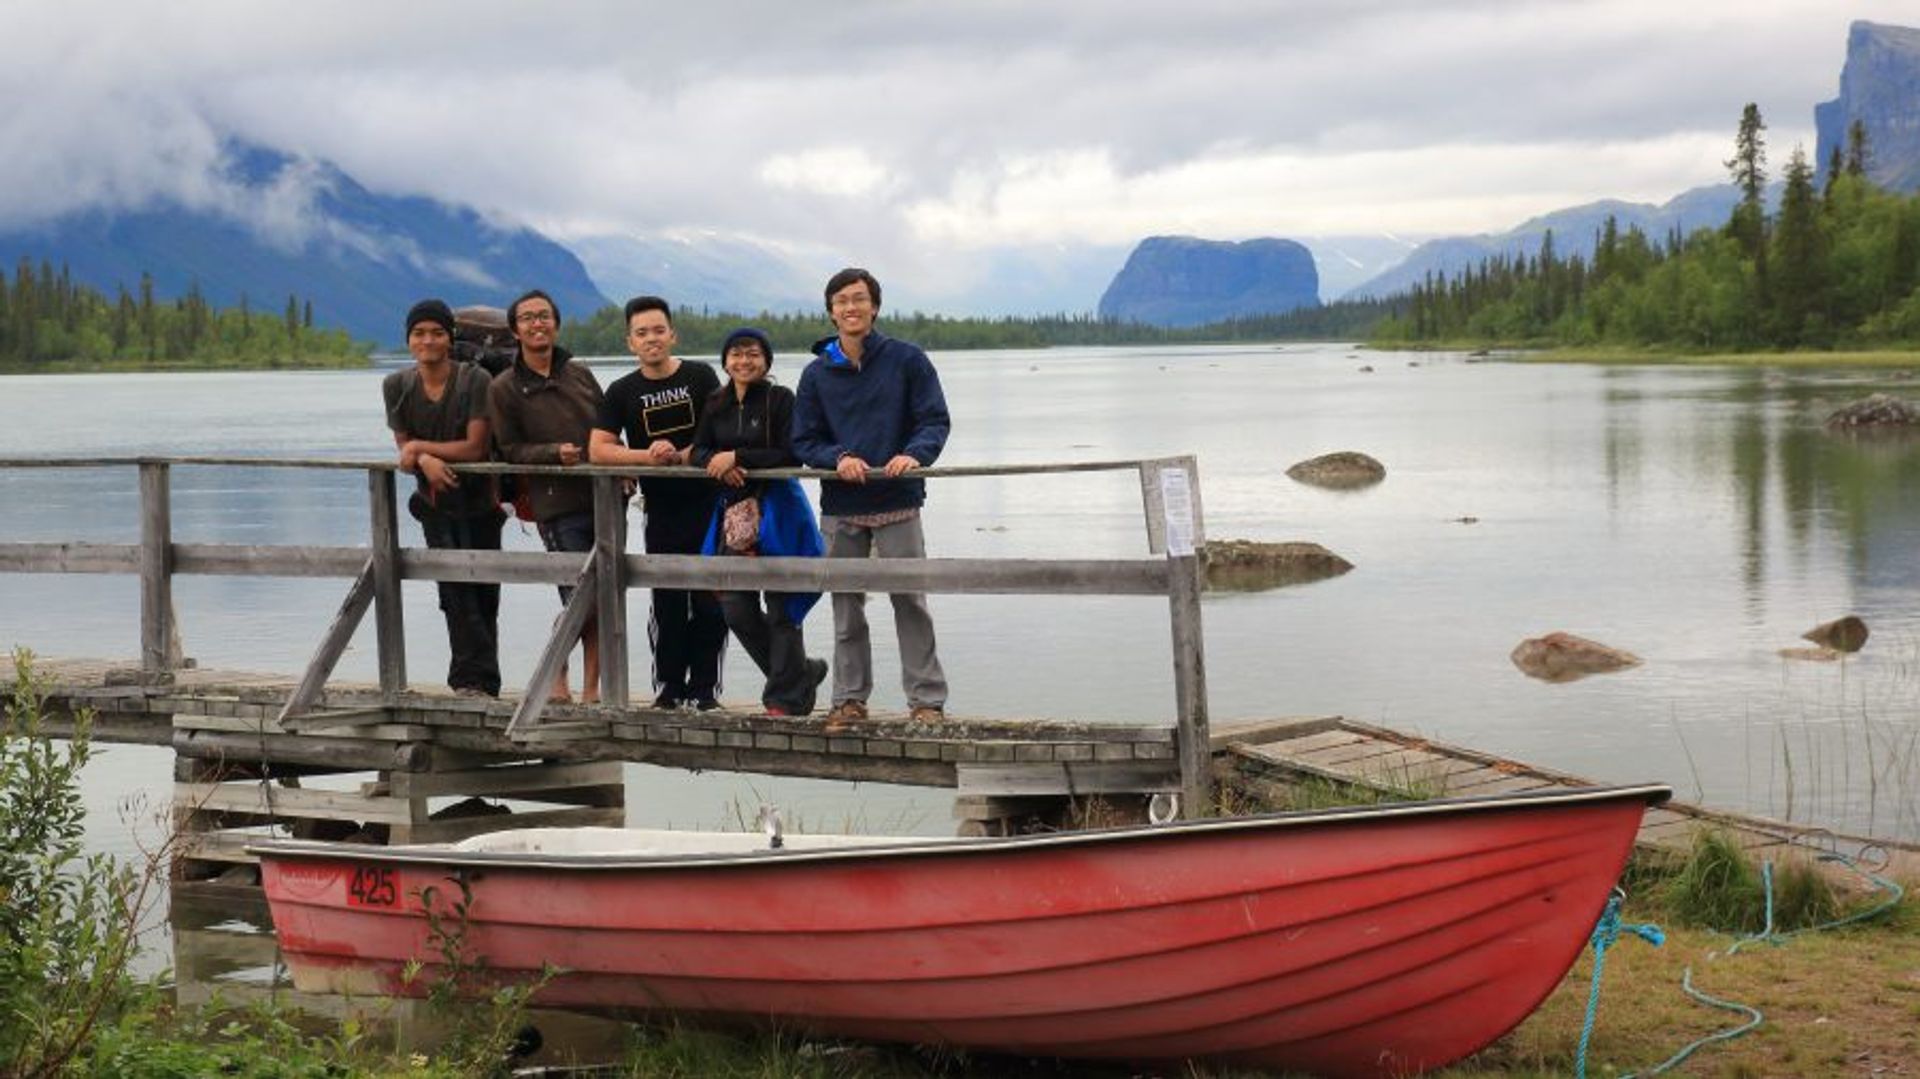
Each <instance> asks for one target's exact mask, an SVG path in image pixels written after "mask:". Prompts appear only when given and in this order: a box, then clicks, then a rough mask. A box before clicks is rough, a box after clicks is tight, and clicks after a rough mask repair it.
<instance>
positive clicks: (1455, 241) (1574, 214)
mask: <svg viewBox="0 0 1920 1079" xmlns="http://www.w3.org/2000/svg"><path fill="white" fill-rule="evenodd" d="M1739 199H1740V193H1739V191H1738V190H1736V189H1735V188H1734V187H1733V185H1732V184H1715V185H1711V186H1707V187H1696V188H1692V189H1691V190H1688V191H1683V192H1681V193H1680V194H1679V195H1676V196H1674V197H1673V198H1672V199H1669V200H1668V201H1666V202H1665V203H1662V204H1660V205H1658V206H1656V205H1654V204H1652V203H1647V202H1622V201H1620V200H1619V199H1602V200H1600V201H1599V202H1589V203H1586V204H1585V205H1581V206H1573V207H1569V208H1567V209H1565V210H1555V211H1553V212H1552V213H1550V214H1543V215H1542V216H1540V217H1535V218H1531V219H1529V220H1527V221H1524V222H1522V223H1521V224H1519V225H1518V226H1516V227H1514V228H1512V229H1509V230H1508V231H1506V232H1501V233H1493V234H1482V235H1478V236H1448V237H1444V238H1442V239H1438V240H1429V241H1427V242H1426V243H1424V244H1421V245H1420V246H1419V247H1417V248H1415V249H1414V252H1413V253H1412V254H1411V255H1408V256H1407V259H1406V261H1405V262H1402V263H1401V264H1400V265H1398V266H1395V267H1394V268H1392V269H1391V270H1388V271H1386V272H1385V273H1382V274H1380V275H1379V276H1377V277H1374V278H1371V279H1370V280H1368V281H1365V282H1363V283H1362V284H1360V285H1358V286H1356V287H1354V288H1353V289H1352V290H1350V291H1348V292H1347V293H1346V294H1345V295H1344V296H1342V297H1341V298H1342V299H1348V300H1363V299H1374V298H1378V297H1382V296H1391V295H1393V294H1394V293H1397V292H1405V291H1406V290H1407V289H1409V288H1412V287H1413V286H1414V285H1417V284H1419V283H1420V282H1421V281H1422V280H1424V279H1425V278H1426V276H1427V274H1429V273H1431V274H1434V275H1435V276H1450V275H1453V274H1457V273H1459V272H1461V271H1462V270H1465V269H1466V268H1467V267H1469V266H1474V265H1478V264H1479V263H1480V261H1481V260H1483V259H1486V258H1490V257H1492V256H1494V255H1517V254H1522V253H1524V254H1527V255H1534V254H1537V253H1538V252H1539V250H1540V242H1541V240H1543V239H1544V238H1545V237H1546V234H1547V230H1549V229H1551V230H1553V246H1554V250H1556V251H1558V252H1559V253H1560V254H1562V255H1574V254H1578V255H1582V256H1586V255H1591V254H1592V253H1593V244H1594V238H1595V237H1596V236H1597V235H1598V234H1599V232H1600V229H1601V228H1602V227H1603V226H1604V225H1605V224H1606V220H1607V218H1608V217H1612V218H1614V219H1615V220H1616V221H1617V222H1618V223H1619V228H1620V231H1622V232H1625V231H1626V230H1627V229H1629V228H1634V227H1637V228H1639V229H1640V231H1641V232H1644V233H1646V234H1647V235H1648V236H1649V237H1651V238H1653V239H1655V240H1660V239H1663V238H1664V237H1665V236H1666V234H1667V233H1668V231H1670V230H1672V229H1675V228H1677V229H1679V230H1680V231H1681V232H1682V233H1683V234H1684V233H1688V232H1692V231H1693V230H1694V229H1697V228H1706V227H1713V226H1718V225H1723V224H1725V223H1726V220H1727V217H1728V215H1730V214H1731V213H1732V212H1733V206H1734V203H1736V202H1738V201H1739Z"/></svg>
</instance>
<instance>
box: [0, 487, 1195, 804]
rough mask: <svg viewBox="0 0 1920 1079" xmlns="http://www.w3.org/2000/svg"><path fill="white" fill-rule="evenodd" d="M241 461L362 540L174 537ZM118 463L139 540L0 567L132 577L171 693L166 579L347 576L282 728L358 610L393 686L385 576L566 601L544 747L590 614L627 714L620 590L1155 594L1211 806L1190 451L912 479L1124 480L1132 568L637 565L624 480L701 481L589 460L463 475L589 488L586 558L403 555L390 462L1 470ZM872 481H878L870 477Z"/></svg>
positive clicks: (154, 660) (332, 659)
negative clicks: (306, 492) (559, 690)
mask: <svg viewBox="0 0 1920 1079" xmlns="http://www.w3.org/2000/svg"><path fill="white" fill-rule="evenodd" d="M188 465H191V466H201V465H207V466H221V467H232V468H252V469H288V468H291V469H326V470H349V471H359V472H363V473H364V474H365V475H366V480H367V493H368V522H369V534H368V542H367V545H366V546H364V547H359V546H353V547H346V546H299V545H285V544H277V545H254V544H212V543H177V542H175V541H174V539H173V535H172V496H171V478H172V470H173V469H174V468H175V467H177V466H188ZM66 468H94V469H111V468H133V469H137V470H138V473H139V490H140V500H139V513H140V531H139V537H140V541H139V542H138V543H137V544H112V543H68V542H42V543H0V573H107V574H133V575H137V576H138V577H139V580H140V661H139V670H138V675H137V677H138V679H139V680H140V681H142V682H144V683H146V684H150V685H168V684H171V682H172V681H173V677H174V672H175V670H176V668H177V666H178V664H179V662H180V657H179V649H178V646H177V644H176V643H175V642H177V641H178V639H179V633H178V627H177V626H176V625H175V624H174V617H175V616H174V604H173V596H172V593H173V579H174V578H175V577H176V576H179V575H183V574H185V575H193V574H198V575H214V576H261V577H315V578H339V579H341V580H344V581H347V582H349V583H348V586H347V589H346V594H345V596H344V597H343V599H342V601H341V604H340V607H339V611H338V613H337V614H336V615H335V617H334V619H333V621H332V623H331V624H330V625H329V626H328V627H326V629H325V631H324V632H323V633H322V634H321V635H320V638H319V641H318V644H317V646H316V648H315V650H314V653H313V657H312V659H311V661H310V662H309V663H308V664H307V666H306V669H305V670H304V671H303V672H302V673H301V674H300V677H299V680H298V682H297V684H296V686H295V688H294V689H293V691H292V692H291V693H290V694H289V695H288V697H287V699H286V701H285V704H284V706H282V707H281V708H280V710H279V714H278V717H277V719H278V723H279V725H280V726H281V727H283V728H284V729H288V730H291V729H294V728H295V727H297V726H298V725H299V724H298V723H297V721H299V720H301V719H302V718H308V714H309V713H310V712H311V711H312V709H313V708H314V705H315V703H316V702H317V701H318V700H319V699H320V697H321V694H322V692H323V690H324V688H325V686H326V683H327V680H328V678H329V677H330V676H331V674H332V672H333V669H334V666H335V664H336V663H337V662H338V661H339V659H340V657H341V655H342V653H343V652H344V651H345V649H346V647H347V644H348V642H349V641H350V640H351V638H352V636H353V633H354V631H355V630H356V628H357V627H358V626H359V624H360V623H361V621H362V620H363V619H364V618H365V617H367V615H368V614H369V613H371V615H372V617H373V620H374V626H375V632H376V637H377V649H378V656H377V663H378V671H379V691H380V693H381V694H382V695H383V696H384V697H385V698H387V699H388V700H389V701H391V702H396V703H397V699H398V698H399V697H400V695H401V694H404V693H406V692H407V649H406V632H405V625H404V619H403V616H402V605H401V597H400V588H401V582H403V581H408V580H423V581H467V582H499V583H502V584H569V585H573V586H575V589H574V592H573V599H572V600H571V602H569V603H568V604H567V606H566V608H565V610H564V612H563V614H562V616H561V618H560V619H559V620H558V622H557V623H556V624H555V626H554V628H553V631H552V634H551V636H550V637H549V639H548V640H547V642H546V645H545V647H544V648H543V649H542V651H541V654H540V657H539V659H538V661H537V662H536V664H535V668H534V672H533V675H532V677H531V678H530V679H529V680H528V682H527V685H526V689H525V691H524V693H523V694H522V695H521V698H520V701H519V704H518V706H517V708H516V710H515V711H514V714H513V716H512V718H511V720H510V721H509V723H508V725H507V728H506V734H507V735H508V737H509V738H511V739H515V740H520V741H529V742H531V741H534V740H542V741H546V740H548V738H544V737H542V736H543V735H547V736H549V737H550V735H551V733H552V732H543V731H542V730H541V720H542V715H543V712H544V710H545V708H546V705H547V701H548V693H549V691H550V687H551V686H552V684H553V681H554V675H555V674H556V673H557V672H558V670H559V669H560V666H561V665H562V664H563V663H564V662H565V660H566V656H567V654H568V653H569V652H570V651H571V650H572V648H573V646H574V645H575V643H576V642H577V641H578V640H579V638H580V634H581V631H582V629H583V628H584V627H585V625H586V623H587V621H588V620H589V619H593V618H597V619H598V622H599V626H600V647H601V657H602V663H601V678H602V683H601V702H602V706H603V707H605V708H608V709H613V710H621V709H626V708H628V707H629V705H630V701H629V696H630V687H629V686H628V681H627V677H628V676H627V663H628V652H629V641H630V639H631V638H630V635H629V633H628V621H627V603H626V594H627V590H628V589H630V588H651V587H667V588H706V589H716V590H743V591H745V590H752V591H765V590H774V591H788V592H836V591H838V592H851V591H860V592H924V593H971V594H983V593H984V594H1022V595H1061V596H1112V595H1136V596H1162V597H1165V599H1166V602H1167V610H1168V622H1169V627H1170V631H1171V635H1172V656H1173V664H1172V667H1173V669H1172V690H1173V700H1172V706H1173V707H1172V723H1171V727H1172V728H1173V733H1174V742H1175V746H1176V752H1177V757H1178V765H1179V772H1180V785H1181V791H1182V799H1181V801H1182V803H1183V804H1182V809H1183V810H1184V811H1185V812H1187V813H1194V812H1197V811H1199V810H1200V809H1201V808H1202V807H1205V806H1207V805H1208V804H1209V803H1210V799H1211V774H1210V767H1209V737H1208V716H1207V692H1206V663H1205V656H1204V649H1203V645H1202V633H1201V619H1200V593H1201V573H1202V567H1201V564H1200V561H1199V552H1200V550H1201V549H1202V546H1203V544H1204V541H1205V534H1204V528H1203V515H1202V512H1201V502H1200V488H1199V477H1198V472H1197V468H1196V464H1195V461H1194V459H1193V458H1192V457H1172V458H1157V459H1144V460H1127V461H1100V462H1087V463H1073V464H1040V465H998V466H979V467H974V466H966V467H937V468H929V469H923V470H920V471H917V472H916V473H915V476H916V477H924V478H928V479H932V480H945V479H948V478H953V477H993V476H998V477H1019V476H1033V475H1053V474H1062V473H1075V472H1111V471H1131V472H1134V473H1136V474H1137V475H1138V477H1139V482H1140V491H1141V501H1142V508H1143V511H1144V522H1145V535H1146V541H1147V542H1146V547H1147V551H1146V554H1145V556H1143V557H1140V558H1133V559H977V558H926V559H910V560H909V559H897V560H880V559H873V560H867V559H827V558H704V557H699V556H690V555H648V554H641V553H632V552H629V551H628V550H627V535H626V521H627V515H626V512H625V499H624V497H623V495H622V490H621V484H622V481H623V479H627V478H631V477H635V476H638V475H641V474H645V475H648V476H701V475H704V474H703V473H701V472H699V471H698V470H695V469H658V468H656V469H645V470H640V469H630V468H605V467H593V466H578V467H571V468H560V467H552V466H550V467H530V466H519V465H502V464H487V465H465V466H462V471H467V472H491V473H498V474H509V473H510V474H519V475H527V474H564V475H568V476H574V477H581V478H590V480H591V482H592V483H593V487H594V500H595V509H596V513H595V522H596V536H595V543H594V547H593V550H592V551H591V552H589V553H588V554H587V555H586V556H584V558H583V557H582V556H581V555H579V554H567V553H548V552H543V551H454V550H428V549H425V548H418V547H406V546H403V545H402V544H401V541H400V525H399V517H400V515H399V512H398V500H397V497H396V477H395V472H396V467H395V465H394V464H393V463H392V462H390V461H340V460H295V459H277V458H249V457H204V456H177V457H138V458H13V459H0V470H18V469H66ZM756 475H762V476H792V477H799V478H813V479H818V478H822V477H823V476H824V477H827V478H830V477H831V474H830V473H820V472H815V471H811V470H803V469H782V470H772V471H764V472H759V473H756ZM875 482H884V481H880V480H876V481H875Z"/></svg>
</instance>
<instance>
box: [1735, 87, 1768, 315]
mask: <svg viewBox="0 0 1920 1079" xmlns="http://www.w3.org/2000/svg"><path fill="white" fill-rule="evenodd" d="M1766 129H1767V125H1766V122H1765V121H1763V120H1761V118H1760V106H1758V105H1756V104H1754V103H1753V102H1751V101H1749V102H1747V106H1746V108H1744V109H1742V110H1741V112H1740V130H1739V131H1738V132H1737V133H1735V135H1734V137H1733V157H1731V158H1729V159H1728V160H1727V163H1726V164H1727V170H1728V171H1729V172H1731V173H1732V174H1733V184H1734V186H1735V187H1737V188H1739V189H1740V205H1738V206H1736V207H1735V208H1734V211H1733V219H1732V220H1731V221H1729V222H1728V223H1727V231H1728V233H1729V234H1730V235H1732V236H1733V238H1734V239H1736V240H1738V241H1740V246H1741V248H1742V249H1743V250H1745V251H1746V253H1747V257H1749V258H1751V259H1753V260H1754V263H1755V267H1754V268H1755V269H1756V270H1757V271H1758V272H1759V273H1760V274H1761V276H1763V277H1764V276H1765V274H1766V269H1765V259H1766V254H1765V252H1766V239H1767V222H1766V211H1765V209H1764V208H1763V207H1762V206H1761V203H1760V197H1761V195H1762V194H1763V193H1764V192H1765V191H1766V187H1767V167H1766V166H1767V143H1766V139H1765V137H1764V136H1763V134H1762V133H1763V132H1765V131H1766Z"/></svg>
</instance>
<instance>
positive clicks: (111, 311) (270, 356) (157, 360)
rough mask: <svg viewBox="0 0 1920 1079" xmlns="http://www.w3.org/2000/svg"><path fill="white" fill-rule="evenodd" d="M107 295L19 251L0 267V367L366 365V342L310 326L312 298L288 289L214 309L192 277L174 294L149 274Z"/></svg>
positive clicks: (39, 369)
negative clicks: (158, 293)
mask: <svg viewBox="0 0 1920 1079" xmlns="http://www.w3.org/2000/svg"><path fill="white" fill-rule="evenodd" d="M116 293H117V294H116V295H115V296H114V297H112V298H109V297H108V296H106V295H105V294H104V293H102V292H100V291H99V290H98V289H94V288H91V287H89V286H87V285H84V284H80V283H77V282H75V281H74V280H73V278H72V275H71V274H70V273H69V272H68V270H67V268H66V267H65V266H62V267H60V269H59V270H57V271H56V270H55V269H54V268H53V266H52V265H51V264H50V263H47V262H41V263H40V264H39V266H38V267H37V268H36V267H35V266H34V265H33V263H32V262H30V261H29V260H27V259H21V260H20V262H19V265H18V266H17V267H16V268H15V270H14V274H13V277H12V279H11V280H9V279H8V278H7V276H6V275H5V274H4V273H0V371H5V372H10V373H15V374H29V373H36V372H48V373H51V372H64V371H83V370H129V369H168V368H185V367H192V368H274V367H338V366H352V365H360V364H365V363H366V362H367V352H368V346H367V345H366V344H365V343H364V342H356V341H354V340H353V339H352V338H350V337H349V336H348V335H347V334H346V332H345V331H343V330H327V329H315V328H314V325H313V305H312V304H311V303H310V302H302V301H301V299H300V298H299V297H297V296H291V295H289V296H288V297H287V302H286V305H285V307H284V308H283V309H282V310H281V311H279V312H277V313H274V312H262V311H256V310H253V309H252V307H251V305H250V304H249V303H248V302H247V301H246V299H245V297H242V301H241V304H240V306H238V307H234V308H228V309H226V310H216V309H215V308H214V307H212V306H211V305H210V304H208V303H207V301H206V297H205V296H203V295H201V293H200V288H199V286H198V285H194V286H193V287H191V288H189V289H188V290H187V294H186V295H184V296H182V297H180V298H178V299H176V300H170V301H169V300H159V299H156V298H155V297H154V288H153V279H152V277H150V276H147V275H142V276H141V280H140V286H139V290H138V292H137V294H136V293H130V292H128V291H127V289H126V288H125V287H121V288H119V289H117V290H116Z"/></svg>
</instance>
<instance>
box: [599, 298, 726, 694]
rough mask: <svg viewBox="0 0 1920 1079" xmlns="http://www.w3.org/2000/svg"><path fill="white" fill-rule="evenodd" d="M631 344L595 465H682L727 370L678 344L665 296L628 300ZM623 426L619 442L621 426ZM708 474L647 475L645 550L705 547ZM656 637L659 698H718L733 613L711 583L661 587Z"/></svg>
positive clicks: (605, 408)
mask: <svg viewBox="0 0 1920 1079" xmlns="http://www.w3.org/2000/svg"><path fill="white" fill-rule="evenodd" d="M626 313H627V348H628V349H629V350H631V351H632V352H633V356H634V359H636V360H638V361H640V366H639V367H638V368H637V369H635V370H633V371H630V372H628V373H627V374H624V375H622V376H620V377H619V378H618V379H616V380H615V381H614V383H613V385H611V386H608V387H607V396H606V399H605V400H604V401H602V402H601V404H600V411H599V415H598V417H597V418H596V419H595V421H594V425H593V439H592V441H591V442H589V443H588V444H587V451H588V454H589V456H590V457H591V459H592V461H593V463H594V464H596V465H639V466H642V467H656V466H662V465H684V464H686V463H687V451H688V449H689V448H690V447H691V446H692V445H693V433H694V429H695V428H697V427H698V426H699V425H700V413H701V412H703V411H704V410H705V409H706V407H707V398H708V397H710V396H712V395H713V393H714V391H716V390H718V389H719V388H720V377H719V376H718V375H716V374H714V373H713V368H712V367H709V366H708V365H706V364H704V363H694V362H691V361H688V360H683V359H680V358H678V357H676V356H675V355H674V354H673V346H674V345H675V344H676V343H677V342H678V340H679V338H678V337H676V336H675V335H674V332H673V313H672V311H671V310H670V309H669V308H668V306H667V301H665V300H663V299H661V298H660V297H658V296H635V297H634V298H633V299H631V300H628V301H627V308H626ZM622 433H624V434H625V435H626V439H627V440H626V444H625V445H622V444H621V442H620V436H621V434H622ZM713 496H714V488H713V485H712V484H711V483H709V482H708V481H707V480H704V479H665V478H654V477H644V478H642V479H641V480H640V498H641V504H642V506H643V507H644V509H645V512H646V517H645V521H646V523H645V525H644V526H643V530H644V532H645V535H646V542H647V553H648V554H699V553H700V547H701V544H702V542H703V541H704V540H705V539H706V536H707V522H708V520H709V519H710V518H711V517H712V516H713ZM647 639H648V642H649V643H650V644H652V645H653V688H654V693H655V696H654V700H653V706H654V707H655V708H665V709H675V708H680V707H682V706H686V707H690V708H694V709H697V710H699V711H702V712H711V711H713V710H714V709H717V708H719V707H720V699H719V692H720V657H721V653H722V651H723V650H724V649H725V647H726V643H727V622H726V618H725V616H724V615H723V614H722V613H721V610H720V601H719V600H718V599H717V598H715V596H714V594H713V592H712V591H711V590H709V589H704V588H702V589H696V590H692V591H689V590H687V589H681V588H656V589H654V590H653V603H652V606H651V608H650V610H649V612H648V618H647Z"/></svg>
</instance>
